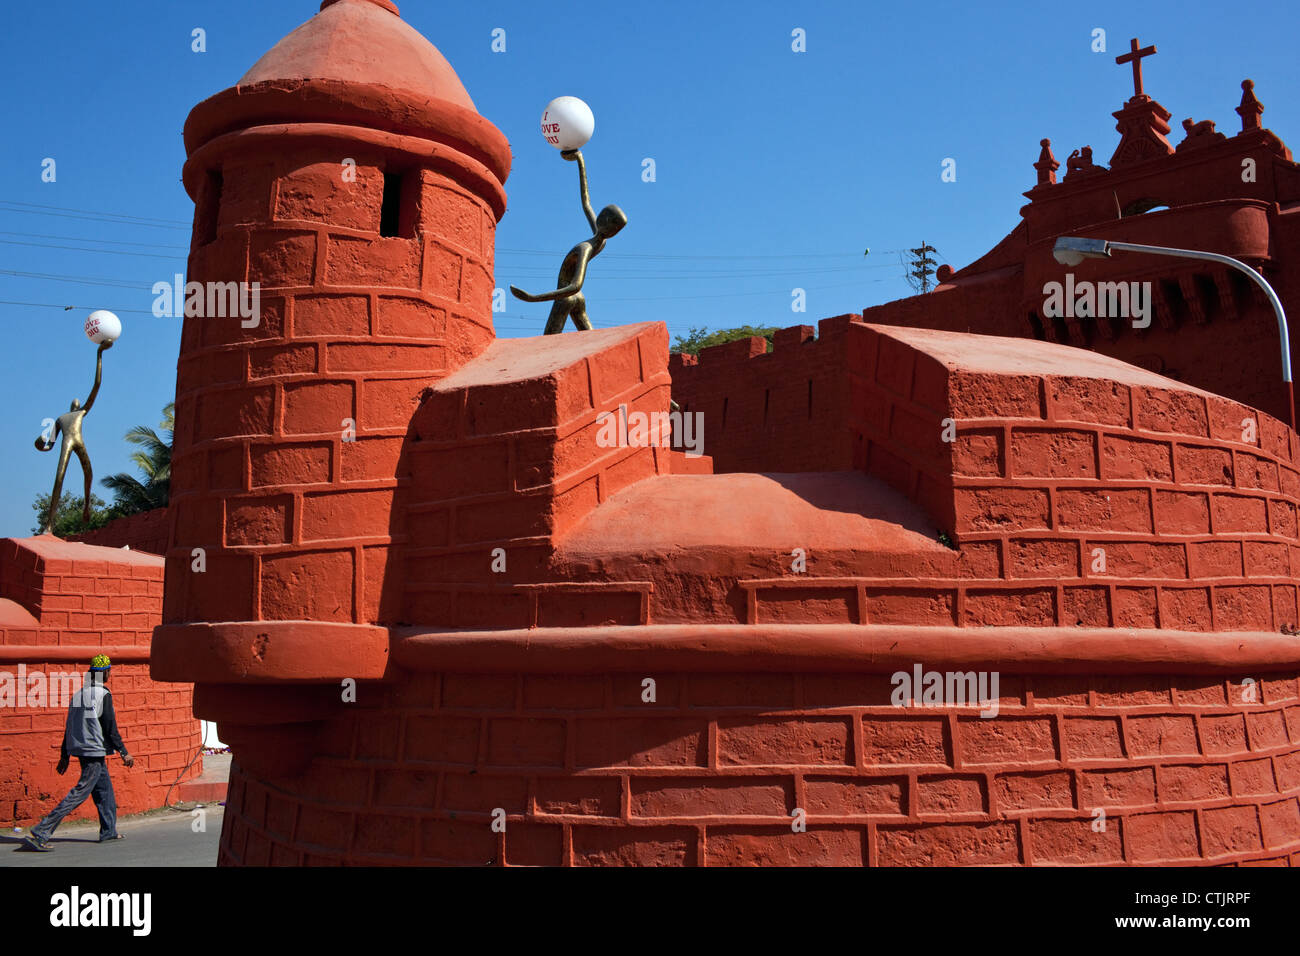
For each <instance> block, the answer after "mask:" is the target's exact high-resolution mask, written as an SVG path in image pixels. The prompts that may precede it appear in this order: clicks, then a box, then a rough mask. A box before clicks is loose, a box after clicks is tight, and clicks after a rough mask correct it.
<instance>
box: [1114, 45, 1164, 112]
mask: <svg viewBox="0 0 1300 956" xmlns="http://www.w3.org/2000/svg"><path fill="white" fill-rule="evenodd" d="M1155 52H1156V48H1155V46H1154V45H1152V46H1148V47H1142V48H1140V49H1139V47H1138V40H1137V37H1134V38H1133V39H1132V40H1130V41H1129V51H1128V52H1127V53H1124V54H1121V55H1120V56H1117V57H1115V62H1116V63H1132V64H1133V97H1134V99H1136V98H1137V97H1139V96H1146V93H1144V92H1143V91H1142V58H1143V57H1144V56H1151V55H1153V54H1154V53H1155Z"/></svg>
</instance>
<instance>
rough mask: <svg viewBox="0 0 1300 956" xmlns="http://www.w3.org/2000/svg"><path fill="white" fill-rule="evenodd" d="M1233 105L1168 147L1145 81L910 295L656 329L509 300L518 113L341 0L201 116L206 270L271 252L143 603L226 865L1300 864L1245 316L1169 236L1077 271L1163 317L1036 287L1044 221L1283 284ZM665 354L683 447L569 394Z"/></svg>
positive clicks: (1048, 236) (1276, 538) (1276, 235)
mask: <svg viewBox="0 0 1300 956" xmlns="http://www.w3.org/2000/svg"><path fill="white" fill-rule="evenodd" d="M1135 48H1136V44H1135ZM1148 62H1149V61H1148ZM1231 92H1233V93H1234V94H1235V92H1236V91H1231ZM1233 98H1234V99H1235V95H1234V97H1233ZM1261 109H1262V107H1260V106H1259V104H1258V101H1257V100H1256V99H1255V97H1254V93H1253V91H1252V90H1251V88H1250V86H1249V84H1247V85H1246V86H1245V89H1244V96H1243V97H1242V100H1241V107H1240V109H1239V113H1240V115H1241V121H1242V123H1241V125H1242V130H1241V132H1240V133H1237V134H1236V135H1233V136H1231V137H1228V136H1226V135H1221V134H1218V133H1217V132H1215V131H1213V129H1212V128H1210V126H1208V125H1205V124H1189V132H1188V136H1187V138H1186V139H1185V140H1184V141H1182V142H1181V143H1180V144H1179V145H1178V146H1177V147H1175V146H1173V145H1171V144H1170V142H1169V140H1168V139H1166V134H1167V133H1168V132H1169V130H1170V127H1169V125H1168V123H1167V119H1168V118H1169V114H1168V113H1167V112H1166V111H1165V110H1164V108H1163V107H1161V106H1160V105H1159V104H1158V103H1156V102H1155V101H1154V100H1153V99H1151V98H1150V96H1149V95H1148V94H1146V93H1144V92H1143V91H1142V89H1141V87H1140V86H1139V87H1138V90H1137V93H1136V94H1135V95H1134V97H1133V98H1132V99H1130V100H1129V101H1128V103H1126V104H1125V105H1124V107H1123V108H1122V109H1121V110H1120V111H1119V112H1118V113H1116V118H1117V120H1118V129H1119V132H1120V134H1121V139H1120V143H1119V146H1118V148H1117V149H1116V152H1115V155H1114V156H1113V157H1112V158H1111V161H1110V165H1109V168H1105V167H1101V166H1096V165H1092V164H1091V163H1090V161H1086V160H1085V158H1084V157H1085V156H1086V154H1084V153H1083V152H1082V151H1080V157H1079V158H1078V159H1077V160H1076V161H1075V162H1073V163H1071V164H1070V168H1069V171H1068V172H1067V174H1066V175H1065V176H1064V177H1063V178H1062V180H1061V181H1057V175H1056V171H1057V169H1058V168H1059V163H1058V162H1057V161H1056V160H1055V158H1054V157H1053V155H1052V153H1051V150H1050V146H1049V144H1047V143H1046V142H1044V144H1043V146H1042V153H1041V155H1040V157H1039V160H1038V163H1036V164H1035V169H1036V170H1037V172H1038V176H1037V179H1038V182H1037V185H1035V186H1034V188H1032V189H1031V190H1030V191H1029V192H1028V193H1027V196H1028V198H1029V200H1030V202H1029V204H1028V205H1026V206H1025V207H1024V208H1023V209H1022V211H1021V212H1022V221H1021V222H1020V224H1019V225H1018V226H1017V227H1016V228H1015V229H1014V230H1013V231H1012V232H1011V233H1010V234H1009V235H1008V236H1007V237H1006V239H1004V240H1003V241H1002V242H1000V243H999V244H998V245H997V246H995V247H994V248H993V249H992V250H991V251H990V252H989V253H988V254H987V255H986V256H984V257H983V258H981V259H980V260H978V261H977V262H975V263H973V264H972V265H970V266H968V267H966V268H964V269H962V270H959V271H956V272H953V271H951V270H945V271H944V273H943V274H942V275H941V276H940V279H941V285H940V286H939V288H938V289H937V290H936V291H935V292H933V293H930V294H928V295H925V296H919V297H916V298H912V299H907V300H904V301H901V302H896V303H891V304H889V305H885V306H880V307H878V308H875V309H872V310H868V311H867V312H866V313H865V314H864V315H862V316H858V315H846V316H839V317H836V318H832V319H827V320H825V321H823V322H822V323H821V326H820V329H819V334H817V335H816V336H815V337H814V334H813V330H812V329H811V328H810V327H803V326H801V327H795V328H791V329H786V330H783V331H782V332H780V333H778V334H777V336H776V341H775V349H774V351H772V352H770V353H767V352H765V348H764V346H763V343H762V342H761V341H757V340H752V341H742V342H738V343H732V344H730V345H726V346H722V347H719V348H716V349H709V350H706V351H704V352H703V353H702V354H701V355H700V357H699V359H698V362H696V361H692V360H690V359H681V358H679V357H676V356H674V357H673V360H672V362H671V363H670V359H669V354H668V335H667V331H666V329H665V327H664V326H663V324H661V323H648V324H641V325H629V326H624V327H619V328H610V329H604V330H598V331H592V332H581V333H568V334H564V335H557V336H547V337H536V338H528V339H513V340H500V339H497V338H496V336H495V334H494V331H493V326H492V312H491V294H492V289H493V287H494V285H495V281H494V275H493V252H494V232H495V228H496V224H497V222H498V220H499V219H500V217H501V215H502V213H503V211H504V209H505V193H504V191H503V183H504V181H505V179H506V175H507V173H508V170H509V165H510V153H509V149H508V146H507V143H506V141H505V139H504V137H503V136H502V134H501V133H500V132H499V131H498V130H497V129H496V127H495V126H493V125H492V124H491V123H490V122H489V121H488V120H486V119H484V118H483V117H482V116H480V115H479V114H478V113H477V111H476V110H475V108H474V105H473V102H472V101H471V99H470V97H469V95H468V94H467V93H466V91H465V90H464V88H463V87H462V85H461V83H460V81H459V80H458V79H457V77H456V74H455V73H454V71H453V70H452V68H451V67H450V66H449V65H448V64H447V62H446V61H445V60H444V59H443V58H442V56H441V55H440V54H439V53H438V52H437V51H436V50H435V49H434V47H433V46H431V45H430V44H429V43H428V42H427V41H426V40H424V39H423V38H422V37H421V36H419V35H418V34H417V33H416V32H415V31H414V30H412V29H411V28H410V27H409V26H407V25H406V24H405V23H404V22H403V21H402V19H401V18H400V16H399V15H398V12H397V10H396V8H395V7H393V5H392V4H390V3H387V2H381V0H335V2H327V3H325V4H323V5H322V8H321V11H320V13H319V14H318V15H317V16H316V17H314V18H313V19H311V20H310V21H308V22H307V23H305V24H304V25H303V26H301V27H299V28H298V29H297V30H295V31H294V32H293V33H291V34H290V35H289V36H288V37H286V38H285V39H283V40H282V41H281V42H280V43H279V44H277V45H276V46H275V47H274V48H273V49H272V50H271V51H270V52H269V53H268V54H266V56H264V57H263V58H262V59H261V60H259V61H258V62H257V64H255V65H254V66H253V68H252V69H251V70H250V71H249V72H248V73H247V74H246V75H245V76H244V77H243V78H242V79H241V80H240V81H239V82H238V83H237V84H236V85H235V86H234V87H232V88H230V89H228V90H226V91H224V92H222V93H218V94H217V95H215V96H213V97H212V98H210V99H208V100H205V101H204V102H202V103H200V104H199V105H198V106H197V107H195V109H194V111H193V112H192V113H191V115H190V117H189V120H188V122H187V124H186V127H185V142H186V147H187V150H188V156H189V158H188V161H187V163H186V165H185V170H184V180H185V184H186V187H187V189H188V190H189V192H190V194H191V196H192V197H193V198H194V200H195V204H196V214H195V226H194V240H193V248H192V252H191V257H190V275H189V278H190V279H191V280H194V281H200V282H203V281H221V282H229V281H246V282H254V281H256V282H259V283H260V284H261V296H262V321H261V323H260V325H259V326H258V327H256V328H251V329H246V328H242V327H241V326H240V324H239V323H238V322H237V321H225V322H223V321H221V320H201V319H196V318H188V319H186V320H185V325H184V331H183V335H182V343H181V354H180V360H179V363H178V381H177V394H176V441H175V451H174V464H173V477H172V502H173V504H172V507H171V509H170V520H171V529H170V538H169V545H168V550H167V555H166V561H167V567H166V581H165V594H164V604H163V624H162V626H161V627H160V628H159V629H158V630H157V631H156V632H155V635H154V641H153V648H152V670H153V675H154V677H155V678H156V679H159V680H164V681H176V682H185V683H193V684H194V685H195V689H194V709H195V712H196V714H198V715H199V716H201V717H204V718H208V719H214V720H216V721H217V722H218V724H219V730H220V734H221V737H222V739H224V740H225V741H227V742H229V743H230V744H231V746H232V748H233V751H234V755H235V759H234V765H233V770H232V775H231V781H230V792H229V804H228V808H227V813H226V816H225V823H224V829H223V833H222V842H221V857H220V859H221V862H222V863H223V864H227V865H238V864H266V863H273V864H331V863H373V864H383V863H411V862H415V863H422V864H489V863H491V864H498V865H520V864H525V865H526V864H543V865H560V864H695V865H727V864H849V865H863V864H878V865H908V864H959V863H983V864H993V863H997V864H1024V865H1032V864H1063V863H1079V864H1083V863H1104V864H1123V863H1132V864H1143V863H1184V864H1187V863H1192V864H1195V863H1230V864H1232V863H1260V862H1269V863H1281V864H1287V863H1300V805H1298V803H1297V797H1298V795H1300V691H1298V688H1297V677H1298V675H1300V638H1297V637H1295V636H1293V635H1292V634H1291V633H1290V632H1291V631H1293V630H1294V628H1295V625H1296V623H1297V604H1296V602H1297V596H1296V588H1297V583H1298V576H1297V571H1296V569H1295V563H1296V562H1297V561H1300V541H1298V540H1297V512H1296V506H1297V503H1298V499H1300V471H1298V470H1297V461H1296V459H1297V455H1300V446H1298V445H1297V438H1296V435H1295V434H1294V433H1293V432H1292V431H1291V430H1290V429H1289V428H1288V427H1287V426H1286V425H1285V424H1283V422H1282V420H1281V419H1289V415H1290V409H1289V408H1287V407H1286V396H1287V390H1286V387H1285V385H1284V384H1283V382H1282V380H1281V372H1280V363H1279V359H1278V354H1279V353H1278V348H1279V338H1278V332H1277V326H1276V323H1275V320H1274V318H1273V313H1272V311H1271V309H1270V308H1269V307H1268V305H1267V302H1266V301H1265V300H1264V298H1263V297H1262V295H1260V294H1257V293H1256V292H1254V291H1253V288H1252V287H1251V286H1250V284H1249V282H1248V280H1247V281H1246V282H1245V283H1241V282H1238V281H1237V280H1236V279H1235V278H1234V274H1233V273H1229V272H1223V271H1218V270H1217V269H1214V268H1206V267H1204V266H1202V265H1199V264H1198V265H1195V266H1185V265H1182V264H1178V263H1177V262H1176V261H1175V260H1169V261H1164V260H1157V259H1155V258H1154V257H1152V258H1151V259H1150V260H1148V259H1139V258H1137V257H1130V258H1128V259H1124V258H1119V257H1117V258H1115V259H1114V260H1109V261H1105V262H1095V263H1086V264H1085V265H1083V266H1080V267H1079V268H1078V269H1076V270H1074V273H1075V278H1076V279H1077V280H1079V281H1118V280H1121V279H1122V280H1124V281H1126V282H1128V281H1139V282H1142V281H1150V282H1151V283H1152V289H1153V298H1152V322H1151V324H1150V326H1149V327H1146V328H1134V327H1133V324H1132V323H1131V322H1130V321H1128V320H1113V321H1112V320H1107V321H1101V320H1097V319H1078V318H1073V317H1065V316H1062V317H1059V318H1058V317H1055V316H1048V315H1045V314H1044V310H1043V288H1044V286H1045V284H1046V283H1048V282H1051V281H1060V280H1062V279H1063V278H1064V274H1065V270H1064V269H1063V268H1062V267H1061V266H1059V265H1058V264H1057V263H1056V262H1055V260H1054V259H1053V258H1052V255H1051V249H1052V245H1053V243H1054V241H1055V239H1056V237H1058V236H1060V235H1063V234H1064V235H1082V236H1085V237H1088V236H1095V237H1102V238H1108V239H1114V240H1128V241H1138V242H1152V243H1163V244H1172V245H1195V246H1197V247H1198V248H1203V249H1208V250H1212V251H1217V252H1222V253H1226V254H1229V255H1233V256H1236V257H1238V258H1241V259H1243V260H1245V261H1246V262H1248V263H1250V264H1252V265H1254V266H1256V267H1258V268H1261V269H1262V270H1263V272H1264V274H1265V275H1266V276H1268V277H1269V279H1270V280H1272V281H1273V283H1274V285H1275V286H1276V287H1277V288H1278V289H1279V291H1280V292H1281V295H1282V298H1283V300H1284V301H1285V302H1286V303H1287V304H1289V305H1293V306H1294V305H1295V304H1296V303H1297V300H1298V299H1300V296H1297V289H1296V286H1295V283H1296V278H1297V269H1296V266H1295V263H1296V261H1297V252H1298V250H1297V249H1296V243H1297V235H1298V233H1297V228H1296V222H1297V220H1296V218H1295V216H1296V215H1297V213H1296V210H1297V202H1298V201H1300V169H1298V168H1297V166H1296V165H1295V164H1294V163H1292V161H1291V157H1290V154H1289V152H1288V151H1287V149H1286V148H1285V146H1283V145H1282V143H1281V142H1280V141H1279V140H1278V139H1277V138H1276V137H1275V136H1273V134H1271V133H1270V132H1268V131H1267V130H1264V129H1262V128H1261V127H1260V125H1259V115H1260V110H1261ZM344 158H349V159H352V160H354V161H355V173H356V176H355V181H354V182H349V181H345V180H344V178H343V177H341V176H340V164H341V162H342V160H343V159H344ZM1031 159H1032V156H1031V157H1027V158H1026V171H1027V172H1028V169H1029V161H1030V160H1031ZM1245 160H1251V161H1252V162H1251V163H1250V164H1246V165H1248V166H1250V167H1251V168H1252V171H1253V175H1252V176H1250V177H1248V178H1246V177H1243V168H1244V167H1243V163H1244V161H1245ZM1157 206H1167V207H1168V209H1165V210H1163V211H1148V210H1151V209H1153V208H1154V207H1157ZM386 207H387V214H386ZM394 213H395V215H394ZM976 333H984V334H976ZM1225 335H1228V336H1231V338H1232V341H1233V347H1232V348H1231V349H1225V348H1223V347H1222V344H1223V342H1224V339H1225ZM670 397H673V398H675V399H676V400H677V401H678V403H679V404H681V405H682V407H683V409H684V410H685V411H687V412H688V413H695V412H701V413H703V416H704V426H705V449H706V451H708V452H709V453H710V455H711V460H710V459H709V458H695V457H691V456H688V455H685V454H683V453H682V452H680V451H674V450H672V449H669V448H663V447H654V446H644V447H606V446H607V445H608V444H609V443H608V442H600V441H598V438H597V436H598V433H599V431H600V430H601V427H602V422H603V420H604V416H605V415H606V414H607V413H610V412H614V411H615V410H617V409H618V408H619V406H626V407H627V408H628V409H629V410H630V411H631V412H637V411H641V412H654V411H661V410H663V409H665V408H667V407H668V405H669V400H670ZM945 433H947V437H950V438H951V439H952V440H951V441H946V440H944V437H945ZM196 548H201V549H203V553H204V555H205V556H206V569H205V570H204V571H202V572H197V571H195V570H193V568H194V559H193V555H194V553H195V552H194V549H196ZM918 667H919V668H920V670H921V671H922V672H923V673H931V672H934V673H938V674H941V675H942V674H949V673H956V674H970V675H972V676H974V675H976V674H985V675H987V674H988V672H996V675H997V676H998V678H999V680H998V683H997V685H996V690H994V692H993V697H994V699H993V700H992V701H984V702H973V701H965V702H964V703H963V702H959V701H953V700H951V698H943V699H941V700H930V699H928V697H927V695H925V694H923V693H922V692H921V689H920V688H916V689H915V694H914V697H915V700H910V699H909V700H905V701H901V702H900V700H899V699H898V694H897V685H898V681H897V680H896V679H895V677H894V675H895V674H898V673H903V674H907V675H911V674H913V673H914V672H915V670H916V669H917V668H918ZM350 682H355V701H353V700H352V699H351V697H352V695H351V693H350V691H349V688H350V687H351V683H350ZM900 703H905V704H910V706H899V704H900ZM989 705H992V706H989ZM990 710H992V711H996V715H995V716H987V713H988V712H989V711H990ZM982 714H985V715H984V716H982ZM494 823H495V824H496V825H495V826H494ZM502 824H504V826H503V825H502Z"/></svg>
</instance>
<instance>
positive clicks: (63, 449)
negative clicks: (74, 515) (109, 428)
mask: <svg viewBox="0 0 1300 956" xmlns="http://www.w3.org/2000/svg"><path fill="white" fill-rule="evenodd" d="M112 347H113V343H112V342H107V341H106V342H101V343H100V346H99V351H98V352H97V353H96V355H95V385H94V387H93V388H92V389H91V390H90V394H89V395H87V396H86V403H85V404H84V405H83V404H82V403H81V402H79V401H77V400H76V399H75V398H74V399H73V400H72V407H71V408H69V409H68V410H67V411H66V412H64V413H63V414H62V415H60V416H59V417H58V418H56V419H55V420H54V433H53V435H51V437H50V439H49V440H48V441H46V439H45V436H44V435H39V436H37V438H36V450H37V451H49V450H50V449H51V448H53V447H54V440H55V439H56V438H58V437H59V434H60V433H62V435H63V443H62V444H61V445H60V446H59V468H58V471H56V472H55V473H54V492H53V493H52V494H51V495H50V509H49V511H48V512H46V515H45V521H44V522H43V527H42V529H41V533H42V534H53V533H54V519H55V517H56V516H57V515H58V513H59V499H60V498H61V497H62V496H63V476H64V473H65V472H66V471H67V470H68V459H69V458H71V457H72V453H73V452H76V454H77V460H78V461H80V462H81V473H82V475H83V476H84V477H85V479H86V497H85V505H84V507H83V508H82V510H81V519H82V521H84V522H86V523H89V522H90V481H91V471H90V454H89V453H88V452H87V451H86V443H85V441H84V440H83V439H82V436H81V422H82V419H84V418H85V417H86V413H87V412H89V411H90V407H91V406H92V405H94V404H95V396H96V395H98V394H99V384H100V382H101V381H103V378H104V350H105V349H110V348H112Z"/></svg>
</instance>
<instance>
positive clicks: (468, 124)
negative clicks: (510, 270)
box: [185, 0, 510, 183]
mask: <svg viewBox="0 0 1300 956" xmlns="http://www.w3.org/2000/svg"><path fill="white" fill-rule="evenodd" d="M279 123H335V124H347V125H354V126H363V127H368V128H372V129H379V130H386V131H388V132H393V133H399V134H403V135H411V136H419V137H422V138H426V139H431V140H433V141H435V142H438V143H442V144H445V145H450V146H453V147H456V148H457V149H460V150H461V151H463V152H465V153H466V154H468V155H470V156H472V157H473V158H474V159H476V160H478V161H479V162H481V163H483V164H484V165H485V166H487V167H488V169H490V170H491V171H492V172H493V173H494V174H495V175H496V176H497V178H498V179H499V180H500V181H501V182H503V183H504V181H505V179H506V176H507V175H508V174H509V171H510V148H509V145H508V144H507V143H506V140H505V137H504V136H503V135H502V134H501V132H500V130H498V129H497V128H496V127H495V126H493V125H492V124H491V123H490V122H488V121H487V120H486V119H484V118H483V117H482V116H480V115H479V113H478V111H477V110H476V109H475V107H474V101H473V100H472V99H470V96H469V93H468V92H466V90H465V86H464V84H462V83H461V81H460V77H458V76H457V75H456V71H455V70H454V69H452V66H451V64H450V63H448V62H447V59H446V58H445V57H444V56H443V55H442V54H441V53H440V52H438V49H437V47H435V46H434V45H433V44H432V43H430V42H429V41H428V40H427V39H425V38H424V36H422V35H421V34H420V33H419V31H417V30H416V29H415V28H413V27H412V26H410V25H409V24H408V23H407V22H406V21H405V20H403V19H402V18H401V15H400V14H399V13H398V9H397V7H396V6H395V5H394V4H393V3H391V2H389V0H325V2H324V3H322V4H321V8H320V12H319V13H318V14H317V15H316V16H314V17H312V18H311V19H310V20H308V21H307V22H306V23H304V24H302V25H301V26H300V27H298V28H297V29H296V30H294V31H293V32H292V33H290V34H289V35H288V36H286V37H284V39H282V40H281V41H280V42H279V43H277V44H276V45H275V46H273V47H272V48H271V49H270V50H268V51H267V52H266V54H264V55H263V56H262V58H261V59H259V60H258V61H257V62H256V63H254V64H253V66H252V67H251V68H250V69H249V70H248V72H247V73H245V74H244V76H243V77H242V78H241V79H240V80H239V82H238V83H237V84H236V85H235V86H233V87H231V88H230V89H228V90H224V91H223V92H221V93H218V94H216V95H215V96H212V97H209V98H208V99H206V100H204V101H203V102H202V103H200V104H198V105H197V106H196V107H194V109H193V111H191V113H190V116H189V119H188V120H187V121H186V123H185V145H186V149H187V151H188V152H189V153H190V154H193V153H194V151H195V150H196V149H198V148H199V147H200V146H202V145H203V144H204V143H206V142H208V141H209V140H211V139H213V138H215V137H217V136H220V135H221V134H223V133H228V132H233V131H235V130H239V129H247V128H249V127H251V126H258V125H269V124H279Z"/></svg>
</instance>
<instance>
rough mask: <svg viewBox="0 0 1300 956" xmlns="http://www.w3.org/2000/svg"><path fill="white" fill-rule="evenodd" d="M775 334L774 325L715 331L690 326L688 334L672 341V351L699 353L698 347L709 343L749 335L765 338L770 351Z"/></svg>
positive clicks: (718, 342) (743, 326)
mask: <svg viewBox="0 0 1300 956" xmlns="http://www.w3.org/2000/svg"><path fill="white" fill-rule="evenodd" d="M775 334H776V326H774V325H742V326H740V327H739V328H735V329H720V330H719V331H717V332H710V331H709V330H708V329H707V328H703V329H695V328H692V329H691V331H690V334H688V335H679V336H677V341H675V342H674V343H673V348H672V350H673V351H674V352H685V353H687V354H688V355H699V354H700V349H707V348H708V347H709V346H710V345H722V344H723V343H724V342H734V341H736V340H737V339H747V338H750V337H751V336H755V335H759V336H762V337H763V338H765V339H767V350H768V351H769V352H770V351H772V336H773V335H775Z"/></svg>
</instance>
